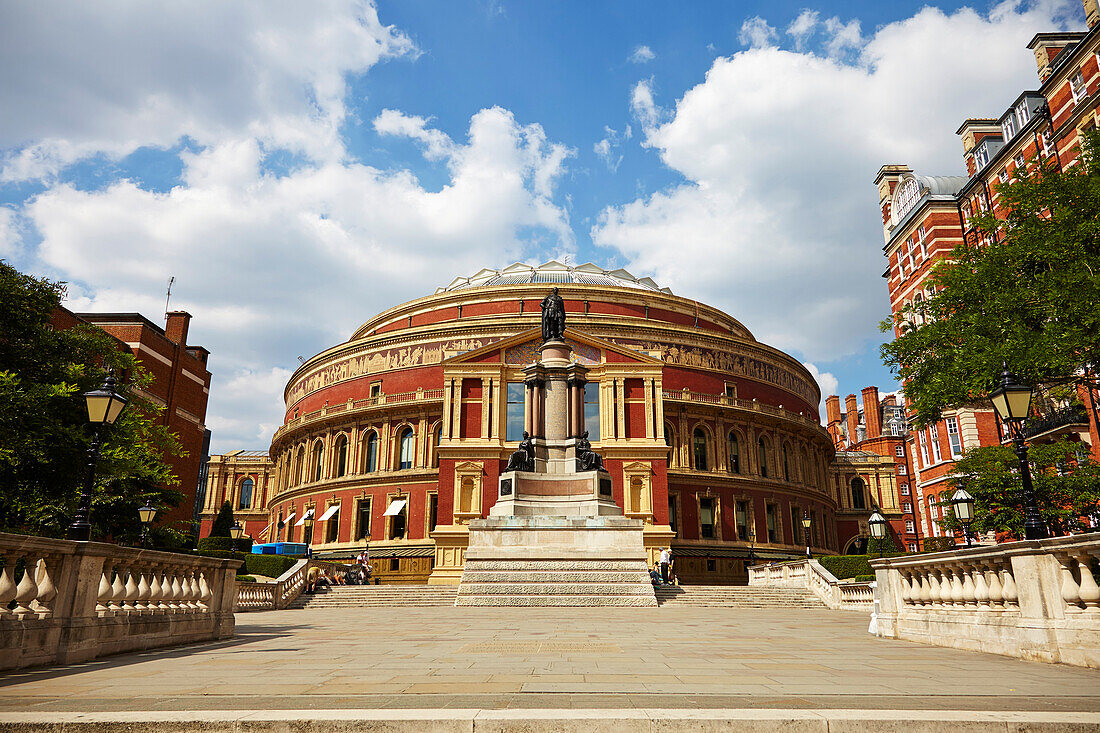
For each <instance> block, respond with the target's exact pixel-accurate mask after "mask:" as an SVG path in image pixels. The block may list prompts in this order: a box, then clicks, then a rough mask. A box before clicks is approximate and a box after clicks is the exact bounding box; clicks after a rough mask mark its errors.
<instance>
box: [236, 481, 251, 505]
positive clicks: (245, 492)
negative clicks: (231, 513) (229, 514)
mask: <svg viewBox="0 0 1100 733" xmlns="http://www.w3.org/2000/svg"><path fill="white" fill-rule="evenodd" d="M254 486H255V484H254V483H253V482H252V479H250V478H246V479H245V480H244V481H242V482H241V500H240V502H238V504H237V508H238V509H251V508H252V489H253V487H254Z"/></svg>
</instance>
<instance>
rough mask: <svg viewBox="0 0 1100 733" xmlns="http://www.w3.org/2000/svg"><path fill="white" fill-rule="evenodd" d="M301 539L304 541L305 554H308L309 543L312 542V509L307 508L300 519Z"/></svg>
mask: <svg viewBox="0 0 1100 733" xmlns="http://www.w3.org/2000/svg"><path fill="white" fill-rule="evenodd" d="M302 539H303V540H305V543H306V556H309V545H310V543H312V542H313V510H312V509H307V510H306V516H305V518H304V519H302Z"/></svg>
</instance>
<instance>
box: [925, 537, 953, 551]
mask: <svg viewBox="0 0 1100 733" xmlns="http://www.w3.org/2000/svg"><path fill="white" fill-rule="evenodd" d="M954 549H955V538H954V537H927V538H925V540H924V551H925V552H943V551H944V550H954Z"/></svg>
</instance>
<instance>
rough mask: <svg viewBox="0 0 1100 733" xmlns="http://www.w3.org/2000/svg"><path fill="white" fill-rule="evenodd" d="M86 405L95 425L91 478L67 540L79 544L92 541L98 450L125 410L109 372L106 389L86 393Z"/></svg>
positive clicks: (82, 494) (85, 484)
mask: <svg viewBox="0 0 1100 733" xmlns="http://www.w3.org/2000/svg"><path fill="white" fill-rule="evenodd" d="M84 404H85V406H87V408H88V422H90V423H91V424H92V426H93V427H92V444H91V445H90V446H89V447H88V475H87V478H86V479H85V481H84V491H83V492H81V494H80V508H79V509H77V510H76V516H74V517H73V523H72V524H70V525H69V530H68V538H69V539H70V540H76V541H78V542H87V541H88V540H90V539H91V537H92V525H91V522H89V521H88V520H89V518H90V517H91V514H92V491H93V490H94V489H95V467H96V464H97V463H98V462H99V446H100V442H101V440H102V430H103V426H104V425H113V424H114V422H115V420H117V419H118V416H119V415H121V414H122V408H124V407H126V398H125V397H123V396H122V395H120V394H119V393H118V392H116V391H115V378H114V375H112V374H111V372H110V371H108V372H107V378H106V379H104V380H103V386H102V387H100V388H99V389H96V390H92V391H91V392H85V393H84Z"/></svg>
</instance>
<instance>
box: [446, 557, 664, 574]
mask: <svg viewBox="0 0 1100 733" xmlns="http://www.w3.org/2000/svg"><path fill="white" fill-rule="evenodd" d="M463 570H464V571H477V570H505V571H509V570H532V571H538V570H545V571H572V572H579V571H587V572H596V571H611V572H616V571H633V572H639V571H645V570H646V565H645V562H644V561H642V560H590V559H586V558H575V559H569V560H541V559H534V558H516V559H508V560H479V559H476V558H466V564H465V566H464V568H463Z"/></svg>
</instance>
